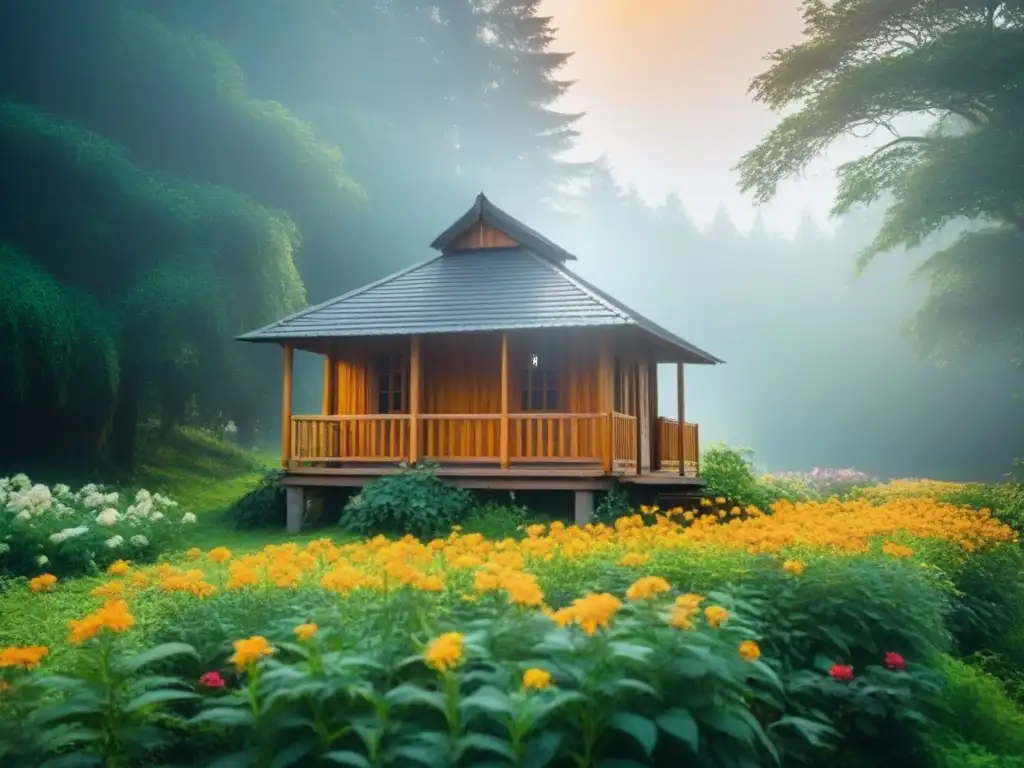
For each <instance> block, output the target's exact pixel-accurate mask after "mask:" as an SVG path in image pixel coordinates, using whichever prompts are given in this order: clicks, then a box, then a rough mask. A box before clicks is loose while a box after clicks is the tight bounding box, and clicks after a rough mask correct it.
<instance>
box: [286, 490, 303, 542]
mask: <svg viewBox="0 0 1024 768" xmlns="http://www.w3.org/2000/svg"><path fill="white" fill-rule="evenodd" d="M284 498H285V508H286V510H287V512H286V514H287V526H288V528H287V530H288V533H298V532H299V531H301V530H302V521H303V518H304V517H305V514H306V499H305V494H304V493H303V492H302V488H299V487H297V486H294V485H289V486H288V487H287V488H285V489H284Z"/></svg>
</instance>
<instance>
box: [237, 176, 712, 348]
mask: <svg viewBox="0 0 1024 768" xmlns="http://www.w3.org/2000/svg"><path fill="white" fill-rule="evenodd" d="M481 198H482V195H481ZM481 198H478V202H479V201H480V200H481ZM484 204H485V205H486V199H484ZM481 210H484V209H481ZM463 218H465V217H463ZM473 221H475V219H472V220H470V222H469V224H468V225H472V223H473ZM490 223H491V224H492V226H495V227H498V228H501V229H502V230H503V231H505V232H506V233H507V234H509V236H511V237H515V236H516V235H517V234H518V235H520V237H521V236H522V233H521V232H515V233H513V232H510V231H509V230H508V229H507V228H506V227H504V226H501V225H499V224H498V223H497V222H490ZM468 225H465V226H468ZM465 226H463V227H462V228H461V229H459V230H458V231H456V232H455V235H450V232H452V231H453V230H454V227H452V228H449V230H448V231H446V232H445V234H443V235H442V236H441V237H439V238H438V239H437V240H435V241H434V247H440V248H443V247H444V242H445V240H446V238H447V241H448V242H450V240H451V239H452V238H454V237H455V236H457V235H458V234H459V232H461V231H464V229H465ZM530 231H531V232H532V230H530ZM538 237H539V236H538ZM547 242H549V241H547ZM520 243H521V245H520V247H508V248H488V249H479V250H468V251H457V252H448V253H441V254H439V255H437V256H434V257H433V258H431V259H429V260H427V261H424V262H421V263H419V264H416V265H414V266H412V267H409V268H407V269H404V270H402V271H400V272H396V273H394V274H392V275H389V276H388V277H385V278H383V279H382V280H378V281H377V282H374V283H370V284H369V285H366V286H363V287H362V288H357V289H356V290H354V291H350V292H349V293H346V294H344V295H342V296H339V297H337V298H334V299H331V300H330V301H326V302H324V303H322V304H318V305H316V306H313V307H309V308H308V309H304V310H302V311H301V312H297V313H296V314H293V315H290V316H289V317H286V318H283V319H281V320H278V321H277V322H274V323H271V324H270V325H268V326H265V327H263V328H260V329H258V330H255V331H251V332H250V333H246V334H244V335H242V336H239V337H238V338H239V339H240V340H242V341H252V342H280V343H283V342H287V341H300V340H310V339H324V338H338V337H353V336H404V335H410V334H426V333H457V332H472V331H511V330H520V329H540V328H573V327H577V328H578V327H597V326H633V327H635V328H638V329H640V330H642V331H644V332H646V333H647V334H649V335H651V336H654V337H655V339H656V340H658V341H660V342H661V344H663V345H667V346H668V347H670V348H671V349H672V350H673V358H677V359H678V360H679V361H681V362H688V363H698V364H714V363H721V362H723V361H722V360H719V359H718V358H717V357H715V356H713V355H711V354H709V353H707V352H705V351H703V350H701V349H699V348H697V347H695V346H693V345H692V344H690V343H689V342H687V341H684V340H683V339H681V338H680V337H678V336H676V335H675V334H673V333H672V332H670V331H668V330H666V329H664V328H662V327H661V326H659V325H657V324H655V323H653V322H651V321H650V320H648V319H647V318H645V317H642V316H641V315H639V314H638V313H637V312H635V311H633V310H632V309H630V308H629V307H627V306H626V305H624V304H622V303H621V302H619V301H617V300H616V299H614V298H612V297H611V296H609V295H608V294H606V293H604V292H603V291H601V290H599V289H598V288H596V287H594V286H593V285H591V284H590V283H588V282H586V281H585V280H583V279H582V278H580V277H579V276H578V275H576V274H574V273H573V272H571V271H569V270H568V269H567V268H566V267H565V266H564V265H563V264H562V263H561V262H562V261H563V260H564V257H563V259H557V260H555V259H552V258H546V257H545V256H544V255H540V254H538V253H537V252H536V251H535V250H533V249H532V248H530V247H528V246H526V245H525V243H522V242H521V241H520ZM439 244H440V245H439ZM554 247H556V248H557V246H554ZM559 250H561V249H559Z"/></svg>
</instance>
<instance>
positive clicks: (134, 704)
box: [125, 688, 199, 712]
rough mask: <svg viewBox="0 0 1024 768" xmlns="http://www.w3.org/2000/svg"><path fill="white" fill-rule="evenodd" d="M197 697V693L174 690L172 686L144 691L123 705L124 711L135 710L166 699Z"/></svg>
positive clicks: (177, 699) (185, 699) (181, 699)
mask: <svg viewBox="0 0 1024 768" xmlns="http://www.w3.org/2000/svg"><path fill="white" fill-rule="evenodd" d="M198 698H199V694H196V693H192V692H191V691H176V690H174V689H173V688H163V689H161V690H157V691H146V693H143V694H141V695H139V696H136V697H135V698H134V699H132V700H131V701H129V702H128V704H127V705H126V706H125V711H126V712H135V711H136V710H139V709H143V708H145V707H150V706H153V705H154V704H163V703H165V702H168V701H187V700H188V699H198Z"/></svg>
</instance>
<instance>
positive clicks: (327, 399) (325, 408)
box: [320, 354, 334, 416]
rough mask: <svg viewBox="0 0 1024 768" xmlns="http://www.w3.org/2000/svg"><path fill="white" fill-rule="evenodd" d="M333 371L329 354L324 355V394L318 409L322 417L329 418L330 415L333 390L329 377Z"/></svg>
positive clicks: (330, 377)
mask: <svg viewBox="0 0 1024 768" xmlns="http://www.w3.org/2000/svg"><path fill="white" fill-rule="evenodd" d="M333 370H334V365H333V363H332V362H331V356H330V354H326V355H324V392H323V402H322V403H321V408H320V412H321V413H322V414H323V415H324V416H330V415H331V400H332V397H331V395H332V394H333V391H332V390H333V389H334V386H333V381H332V378H333V377H332V376H331V372H332V371H333Z"/></svg>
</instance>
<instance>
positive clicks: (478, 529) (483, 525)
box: [462, 502, 531, 541]
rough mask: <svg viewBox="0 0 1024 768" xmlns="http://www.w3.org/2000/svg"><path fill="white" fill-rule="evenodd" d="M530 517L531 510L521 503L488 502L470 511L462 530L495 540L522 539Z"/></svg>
mask: <svg viewBox="0 0 1024 768" xmlns="http://www.w3.org/2000/svg"><path fill="white" fill-rule="evenodd" d="M530 517H531V516H530V510H529V509H527V508H526V507H524V506H523V505H521V504H498V503H496V502H487V503H486V504H482V505H480V506H478V507H474V508H473V509H472V510H471V511H470V513H469V515H468V516H467V517H466V519H465V522H464V523H463V524H462V530H463V532H464V533H479V534H480V535H481V536H483V537H484V538H487V539H493V540H495V541H500V540H501V539H521V538H522V537H523V536H524V535H525V528H526V526H527V524H529V522H530Z"/></svg>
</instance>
